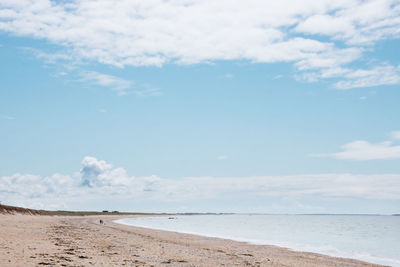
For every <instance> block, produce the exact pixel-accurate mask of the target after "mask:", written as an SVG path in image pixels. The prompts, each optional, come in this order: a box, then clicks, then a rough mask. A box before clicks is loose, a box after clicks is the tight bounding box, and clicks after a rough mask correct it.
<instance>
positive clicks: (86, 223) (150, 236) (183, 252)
mask: <svg viewBox="0 0 400 267" xmlns="http://www.w3.org/2000/svg"><path fill="white" fill-rule="evenodd" d="M123 217H127V216H123ZM123 217H122V216H38V215H35V216H32V215H1V214H0V266H213V267H214V266H378V265H373V264H368V263H364V262H361V261H356V260H351V259H342V258H333V257H328V256H324V255H319V254H315V253H303V252H293V251H290V250H288V249H285V248H279V247H276V246H260V245H250V244H247V243H243V242H236V241H231V240H224V239H218V238H208V237H202V236H196V235H189V234H179V233H174V232H166V231H158V230H150V229H144V228H139V227H132V226H124V225H120V224H116V223H113V222H112V221H113V220H116V219H119V218H123ZM128 217H134V216H128ZM100 219H102V220H103V221H104V222H105V224H104V225H101V224H100V223H99V220H100Z"/></svg>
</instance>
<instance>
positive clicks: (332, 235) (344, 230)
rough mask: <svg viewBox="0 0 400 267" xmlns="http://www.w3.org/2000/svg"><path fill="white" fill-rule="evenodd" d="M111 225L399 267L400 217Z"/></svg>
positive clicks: (159, 220) (147, 220)
mask: <svg viewBox="0 0 400 267" xmlns="http://www.w3.org/2000/svg"><path fill="white" fill-rule="evenodd" d="M116 222H117V223H121V224H125V225H133V226H140V227H146V228H152V229H160V230H167V231H174V232H180V233H190V234H197V235H203V236H210V237H219V238H226V239H232V240H237V241H245V242H249V243H252V244H259V245H263V244H266V245H277V246H281V247H286V248H290V249H292V250H296V251H308V252H316V253H321V254H325V255H330V256H337V257H345V258H353V259H359V260H364V261H367V262H371V263H377V264H385V265H390V266H400V216H358V215H236V214H235V215H195V216H174V219H170V218H168V217H143V218H126V219H120V220H117V221H116Z"/></svg>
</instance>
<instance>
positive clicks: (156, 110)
mask: <svg viewBox="0 0 400 267" xmlns="http://www.w3.org/2000/svg"><path fill="white" fill-rule="evenodd" d="M399 47H400V2H399V1H395V0H369V1H364V0H337V1H332V0H329V1H328V0H321V1H311V0H310V1H309V0H304V1H301V2H299V1H292V0H283V1H255V0H250V1H226V0H221V1H209V0H202V1H199V0H170V1H166V0H164V1H161V0H146V1H143V0H141V1H140V0H133V1H131V0H129V1H128V0H121V1H117V2H116V1H109V0H83V1H74V0H71V1H68V0H65V1H64V0H63V1H49V0H32V1H31V0H0V59H1V60H0V73H1V74H0V202H1V203H3V204H9V205H17V206H23V207H29V208H43V209H53V210H54V209H68V210H104V209H109V210H121V211H143V212H256V213H373V214H392V213H400V104H399V101H400V53H399Z"/></svg>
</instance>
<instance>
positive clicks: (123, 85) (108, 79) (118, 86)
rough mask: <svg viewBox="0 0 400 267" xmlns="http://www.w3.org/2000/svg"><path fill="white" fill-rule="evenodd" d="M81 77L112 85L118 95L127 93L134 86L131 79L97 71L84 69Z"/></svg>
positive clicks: (104, 85) (100, 84) (100, 83)
mask: <svg viewBox="0 0 400 267" xmlns="http://www.w3.org/2000/svg"><path fill="white" fill-rule="evenodd" d="M81 77H82V79H81V80H80V81H82V82H89V83H92V84H95V85H99V86H103V87H110V88H111V89H112V90H114V91H116V92H117V94H118V95H126V94H127V90H128V89H130V88H131V87H132V82H131V81H128V80H125V79H122V78H119V77H116V76H112V75H108V74H104V73H99V72H96V71H84V72H82V73H81Z"/></svg>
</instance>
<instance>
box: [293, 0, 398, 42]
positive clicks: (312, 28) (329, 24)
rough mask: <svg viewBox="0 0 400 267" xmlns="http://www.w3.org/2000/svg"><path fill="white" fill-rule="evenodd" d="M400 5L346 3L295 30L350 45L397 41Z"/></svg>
mask: <svg viewBox="0 0 400 267" xmlns="http://www.w3.org/2000/svg"><path fill="white" fill-rule="evenodd" d="M399 10H400V3H399V2H398V1H396V0H373V1H343V2H342V4H341V8H338V9H337V10H334V11H333V12H330V13H329V12H325V13H322V14H321V13H318V14H312V15H311V16H309V17H307V18H306V19H305V20H303V21H301V22H300V23H298V25H297V26H296V28H295V30H296V31H297V32H302V33H305V34H321V35H326V36H329V37H331V38H333V39H341V40H344V41H346V42H347V43H348V44H366V43H367V44H368V43H372V42H374V41H376V40H379V39H384V38H398V37H399V35H400V30H399V25H400V19H399Z"/></svg>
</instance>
